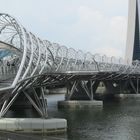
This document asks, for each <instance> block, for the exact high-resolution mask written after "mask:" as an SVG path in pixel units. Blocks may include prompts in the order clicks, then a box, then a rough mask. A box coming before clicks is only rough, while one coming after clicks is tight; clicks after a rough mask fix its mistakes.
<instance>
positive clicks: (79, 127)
mask: <svg viewBox="0 0 140 140" xmlns="http://www.w3.org/2000/svg"><path fill="white" fill-rule="evenodd" d="M47 98H48V113H49V116H50V117H56V118H65V119H67V121H68V131H67V134H65V135H54V136H46V135H45V134H41V135H40V136H39V135H32V134H30V135H25V134H13V133H4V132H1V133H0V140H19V139H20V140H28V139H29V140H140V98H139V99H127V100H123V101H119V102H111V101H105V102H104V106H103V108H95V107H94V108H92V109H91V108H90V109H86V110H82V109H80V110H63V109H59V110H58V109H57V101H58V100H63V99H64V95H63V94H60V95H49V96H48V97H47Z"/></svg>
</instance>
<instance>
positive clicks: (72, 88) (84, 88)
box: [65, 80, 100, 100]
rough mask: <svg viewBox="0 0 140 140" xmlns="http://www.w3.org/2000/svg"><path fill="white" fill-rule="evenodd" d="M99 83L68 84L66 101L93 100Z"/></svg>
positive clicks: (81, 81) (82, 81) (81, 82)
mask: <svg viewBox="0 0 140 140" xmlns="http://www.w3.org/2000/svg"><path fill="white" fill-rule="evenodd" d="M99 83H100V82H99V81H93V80H88V81H84V80H77V81H74V82H69V83H68V84H67V94H66V97H65V99H66V100H93V99H94V94H95V92H96V90H97V88H98V86H99Z"/></svg>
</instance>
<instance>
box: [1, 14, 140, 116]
mask: <svg viewBox="0 0 140 140" xmlns="http://www.w3.org/2000/svg"><path fill="white" fill-rule="evenodd" d="M105 72H106V73H110V75H109V76H107V77H105V79H106V78H107V79H108V78H117V77H118V78H120V77H121V78H120V79H123V78H127V77H129V75H130V74H136V73H137V74H140V63H139V61H134V62H133V64H132V65H127V64H124V62H123V59H122V58H119V59H116V58H115V57H114V56H112V57H107V56H106V55H103V56H101V55H99V54H95V55H93V54H91V53H90V52H87V53H84V52H83V51H81V50H78V51H76V50H75V49H73V48H67V47H66V46H63V45H59V44H57V43H51V42H49V41H48V40H41V39H40V38H39V37H37V36H36V35H34V34H32V33H31V32H29V31H27V30H26V29H25V28H24V27H23V26H22V25H21V24H20V23H19V22H18V21H17V20H16V19H15V18H13V17H12V16H10V15H8V14H3V13H1V14H0V93H1V97H2V98H1V103H0V104H1V105H2V109H1V116H3V115H4V114H5V113H6V111H7V110H8V108H9V107H10V105H11V104H12V103H13V102H14V100H15V98H16V97H17V95H18V94H19V93H20V92H21V91H22V92H23V91H24V90H25V89H28V88H29V87H37V86H38V85H39V86H40V87H44V86H47V85H51V86H53V84H55V85H57V84H60V81H61V82H65V80H66V79H65V78H66V77H67V75H69V77H68V78H71V77H73V76H75V75H79V74H80V73H81V74H85V73H86V74H87V75H88V74H91V73H92V75H93V76H94V75H96V74H97V73H105ZM114 73H115V74H114ZM113 74H114V75H113ZM113 76H114V77H113ZM93 78H94V77H93ZM96 78H97V77H96ZM58 79H59V80H58ZM41 91H42V93H43V92H44V91H43V88H42V89H41ZM6 92H8V94H6ZM25 95H26V97H27V98H28V99H29V100H30V101H31V102H33V101H32V100H31V98H30V97H28V95H27V94H26V93H25ZM43 96H44V95H43ZM33 104H34V103H33ZM34 106H35V105H34ZM35 107H36V106H35ZM36 109H37V110H38V112H40V111H39V108H37V107H36ZM40 114H41V112H40Z"/></svg>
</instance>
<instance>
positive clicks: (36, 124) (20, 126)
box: [0, 118, 67, 134]
mask: <svg viewBox="0 0 140 140" xmlns="http://www.w3.org/2000/svg"><path fill="white" fill-rule="evenodd" d="M0 130H1V131H11V132H20V133H46V134H58V133H64V132H66V131H67V121H66V120H65V119H41V118H2V119H0Z"/></svg>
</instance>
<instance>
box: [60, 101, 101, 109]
mask: <svg viewBox="0 0 140 140" xmlns="http://www.w3.org/2000/svg"><path fill="white" fill-rule="evenodd" d="M94 107H100V108H102V107H103V101H95V100H93V101H78V100H77V101H58V108H64V109H84V108H85V109H86V108H94Z"/></svg>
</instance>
